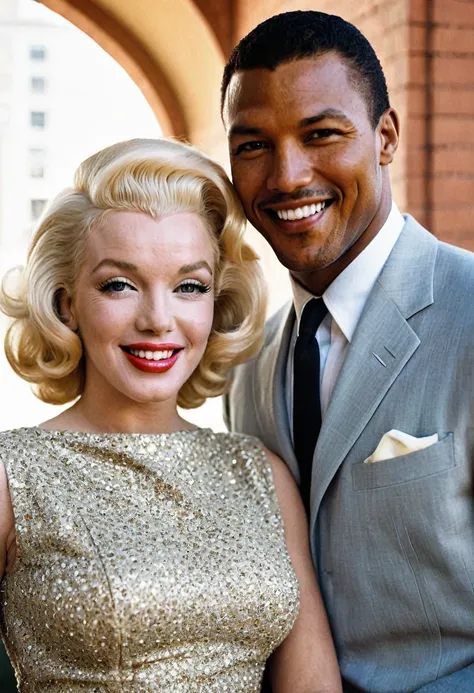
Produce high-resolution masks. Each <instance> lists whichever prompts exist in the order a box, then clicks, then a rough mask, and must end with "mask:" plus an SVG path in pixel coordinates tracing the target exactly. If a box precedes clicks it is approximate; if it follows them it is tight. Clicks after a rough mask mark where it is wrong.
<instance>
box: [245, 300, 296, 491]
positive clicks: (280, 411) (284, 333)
mask: <svg viewBox="0 0 474 693" xmlns="http://www.w3.org/2000/svg"><path fill="white" fill-rule="evenodd" d="M294 322H295V312H294V309H293V304H291V306H290V307H286V308H285V309H283V310H282V311H281V320H280V324H279V326H278V328H277V330H276V332H275V335H274V338H273V340H272V341H271V342H270V343H269V344H267V345H266V346H265V347H264V348H263V352H262V354H261V356H260V358H259V361H258V366H257V368H258V370H257V377H256V378H255V381H254V399H255V405H256V407H255V408H256V412H257V416H258V418H259V423H260V430H262V431H263V435H262V438H263V440H264V441H265V444H266V445H267V447H269V448H270V449H271V450H273V451H274V452H276V453H277V454H278V455H280V457H282V459H284V460H285V462H286V464H287V465H288V467H289V468H290V470H291V472H292V474H293V476H294V477H295V479H296V481H297V482H298V483H299V469H298V464H297V461H296V457H295V453H294V450H293V444H292V441H291V432H290V423H289V421H288V411H287V406H286V398H285V378H286V364H287V361H288V350H289V346H290V340H291V335H292V332H293V326H294Z"/></svg>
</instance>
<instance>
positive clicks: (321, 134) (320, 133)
mask: <svg viewBox="0 0 474 693" xmlns="http://www.w3.org/2000/svg"><path fill="white" fill-rule="evenodd" d="M339 134H340V131H339V130H333V129H330V128H322V129H320V130H314V131H313V132H312V133H311V134H310V135H309V137H308V139H310V140H324V139H326V138H327V137H331V135H339Z"/></svg>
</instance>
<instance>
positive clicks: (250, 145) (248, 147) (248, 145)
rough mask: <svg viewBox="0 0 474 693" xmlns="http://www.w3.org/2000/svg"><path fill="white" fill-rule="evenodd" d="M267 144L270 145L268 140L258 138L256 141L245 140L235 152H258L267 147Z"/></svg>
mask: <svg viewBox="0 0 474 693" xmlns="http://www.w3.org/2000/svg"><path fill="white" fill-rule="evenodd" d="M267 146H268V145H267V143H266V142H261V141H257V140H255V141H254V142H244V143H243V144H239V146H238V147H237V149H236V150H235V152H234V153H235V154H242V152H258V151H259V150H260V149H265V148H266V147H267Z"/></svg>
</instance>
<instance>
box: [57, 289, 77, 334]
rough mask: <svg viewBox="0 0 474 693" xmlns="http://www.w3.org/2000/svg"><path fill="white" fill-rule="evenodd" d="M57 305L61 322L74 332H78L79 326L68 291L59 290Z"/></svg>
mask: <svg viewBox="0 0 474 693" xmlns="http://www.w3.org/2000/svg"><path fill="white" fill-rule="evenodd" d="M56 305H57V308H58V311H59V318H60V320H61V322H62V323H64V324H65V325H66V327H69V329H70V330H72V331H73V332H77V330H78V329H79V325H78V322H77V320H76V316H75V314H74V307H73V302H72V298H71V296H70V294H69V292H68V291H67V290H66V289H60V290H59V292H58V294H57V297H56Z"/></svg>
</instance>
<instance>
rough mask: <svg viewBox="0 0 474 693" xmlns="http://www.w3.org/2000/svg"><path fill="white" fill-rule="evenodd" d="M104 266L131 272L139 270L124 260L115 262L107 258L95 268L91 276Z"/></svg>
mask: <svg viewBox="0 0 474 693" xmlns="http://www.w3.org/2000/svg"><path fill="white" fill-rule="evenodd" d="M104 265H111V266H112V267H118V269H123V270H130V271H131V272H136V271H137V269H138V268H137V267H136V265H132V263H131V262H125V261H124V260H114V259H113V258H110V257H106V258H104V259H103V260H101V261H100V262H99V264H98V265H96V266H95V267H94V269H93V270H92V272H91V274H94V272H97V270H99V269H100V268H101V267H103V266H104Z"/></svg>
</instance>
